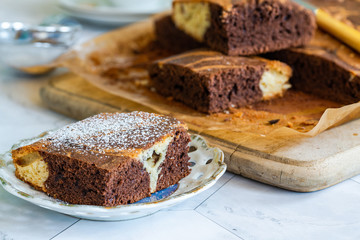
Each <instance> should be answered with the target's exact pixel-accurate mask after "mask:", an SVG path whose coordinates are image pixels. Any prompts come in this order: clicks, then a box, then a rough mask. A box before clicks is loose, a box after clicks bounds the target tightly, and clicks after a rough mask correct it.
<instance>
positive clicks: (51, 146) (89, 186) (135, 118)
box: [12, 112, 190, 206]
mask: <svg viewBox="0 0 360 240" xmlns="http://www.w3.org/2000/svg"><path fill="white" fill-rule="evenodd" d="M189 142H190V136H189V134H188V133H187V127H186V125H184V124H183V123H182V122H180V121H178V120H176V119H175V118H172V117H167V116H162V115H157V114H152V113H145V112H132V113H102V114H99V115H96V116H93V117H90V118H87V119H85V120H82V121H80V122H77V123H74V124H71V125H68V126H66V127H64V128H61V129H59V130H57V131H55V132H52V133H50V134H49V135H47V136H46V137H44V138H43V139H42V140H40V141H37V142H35V143H33V144H30V145H27V146H23V147H20V148H18V149H15V150H13V151H12V157H13V162H14V165H15V168H16V171H15V175H16V176H17V177H18V178H19V179H21V180H22V181H25V182H27V183H29V184H30V185H31V186H33V187H34V188H36V189H38V190H40V191H43V192H45V193H47V194H48V195H50V196H51V197H54V198H57V199H60V200H63V201H65V202H68V203H73V204H87V205H100V206H116V205H120V204H128V203H133V202H136V201H138V200H140V199H142V198H145V197H148V196H150V195H151V193H153V192H156V191H159V190H161V189H164V188H167V187H169V186H171V185H173V184H176V183H177V182H178V181H179V180H181V179H182V178H184V177H185V176H187V175H188V174H189V173H190V168H189V165H190V163H189V156H188V148H189V147H188V143H189Z"/></svg>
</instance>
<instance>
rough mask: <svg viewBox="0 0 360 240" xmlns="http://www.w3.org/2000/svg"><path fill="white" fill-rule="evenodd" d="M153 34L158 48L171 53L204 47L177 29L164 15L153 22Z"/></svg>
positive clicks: (168, 16)
mask: <svg viewBox="0 0 360 240" xmlns="http://www.w3.org/2000/svg"><path fill="white" fill-rule="evenodd" d="M155 34H156V39H157V41H158V43H159V44H160V46H161V47H164V48H165V49H167V50H170V51H171V52H172V53H181V52H185V51H188V50H192V49H195V48H200V47H204V43H200V42H198V41H197V40H195V39H194V38H192V37H190V36H189V35H187V34H186V33H184V32H183V31H182V30H180V29H178V28H177V27H176V26H175V24H174V22H173V20H172V19H171V15H165V16H163V17H161V18H158V19H156V20H155Z"/></svg>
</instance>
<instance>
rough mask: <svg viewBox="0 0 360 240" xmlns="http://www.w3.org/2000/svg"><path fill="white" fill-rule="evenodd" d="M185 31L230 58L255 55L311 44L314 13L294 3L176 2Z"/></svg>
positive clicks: (246, 0)
mask: <svg viewBox="0 0 360 240" xmlns="http://www.w3.org/2000/svg"><path fill="white" fill-rule="evenodd" d="M172 16H173V20H174V23H175V25H176V26H177V27H178V28H180V29H182V30H183V31H184V32H186V33H187V34H189V35H190V36H192V37H193V38H195V39H197V40H198V41H200V42H205V43H206V44H207V45H208V46H209V47H210V48H212V49H214V50H217V51H221V52H223V53H224V54H227V55H255V54H260V53H266V52H272V51H275V50H280V49H285V48H288V47H296V46H301V45H304V44H305V43H307V42H309V41H310V39H311V37H312V36H313V33H314V30H315V28H316V23H315V16H314V15H313V13H312V12H311V11H309V10H307V9H305V8H303V7H302V6H300V5H298V4H296V3H294V2H292V1H290V0H175V1H174V3H173V15H172Z"/></svg>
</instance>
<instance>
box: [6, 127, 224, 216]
mask: <svg viewBox="0 0 360 240" xmlns="http://www.w3.org/2000/svg"><path fill="white" fill-rule="evenodd" d="M45 135H46V133H45V134H42V135H40V136H41V137H44V136H45ZM41 137H36V138H33V139H28V140H23V141H21V142H20V143H19V144H16V145H14V146H13V147H12V149H14V148H18V147H20V146H24V145H28V144H31V143H32V142H35V141H38V140H39V139H40V138H41ZM189 156H190V162H191V163H192V164H191V165H192V166H191V169H192V170H191V173H190V175H188V176H187V177H185V178H183V179H182V180H181V181H180V182H179V183H178V184H176V185H174V186H171V187H169V188H167V189H165V190H162V191H159V192H157V193H154V194H153V195H152V196H151V197H149V198H145V199H143V200H140V201H139V202H137V203H133V204H128V205H119V206H116V207H101V206H92V205H75V204H68V203H65V202H63V201H60V200H57V199H54V198H52V197H49V196H48V195H46V194H45V193H43V192H40V191H37V190H35V189H33V188H32V187H30V186H29V185H28V184H26V183H24V182H22V181H20V180H19V179H17V178H16V177H15V167H14V165H13V163H12V158H11V152H10V151H9V152H7V153H5V154H3V155H0V185H2V186H3V187H4V189H5V190H6V191H8V192H9V193H11V194H12V195H14V196H16V197H19V198H22V199H24V200H26V201H29V202H31V203H33V204H36V205H38V206H40V207H44V208H47V209H50V210H53V211H57V212H60V213H64V214H67V215H71V216H74V217H79V218H83V219H91V220H102V221H114V220H127V219H133V218H138V217H143V216H146V215H149V214H152V213H154V212H156V211H159V210H160V209H163V208H166V207H170V206H173V205H175V204H177V203H179V202H181V201H184V200H185V199H188V198H190V197H192V196H195V195H197V194H199V193H200V192H202V191H204V190H206V189H208V188H210V187H211V186H213V185H214V184H215V182H216V181H217V180H218V179H219V178H220V177H221V176H222V175H223V174H224V173H225V170H226V164H225V163H224V154H223V152H222V151H221V150H220V149H218V148H212V147H209V146H208V145H207V144H206V142H205V140H204V139H203V138H202V137H200V136H198V135H192V136H191V142H190V151H189Z"/></svg>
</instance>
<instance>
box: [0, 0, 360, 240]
mask: <svg viewBox="0 0 360 240" xmlns="http://www.w3.org/2000/svg"><path fill="white" fill-rule="evenodd" d="M57 12H59V9H58V8H57V7H56V1H41V0H31V1H30V0H27V1H26V0H22V1H20V0H18V1H11V0H2V1H1V2H0V21H15V20H20V21H27V22H39V21H40V20H41V19H42V18H44V17H46V16H48V15H50V14H54V13H57ZM108 30H109V28H104V27H101V26H89V25H85V29H84V34H83V39H84V40H85V39H87V38H91V37H93V36H95V35H97V34H100V33H102V32H105V31H108ZM3 57H6V56H0V58H3ZM60 71H62V70H60ZM55 74H59V71H56V72H54V73H52V75H55ZM49 77H51V75H47V76H43V77H28V76H24V75H21V74H18V73H16V72H14V71H13V70H11V69H9V68H7V67H5V66H2V65H1V66H0V116H1V117H0V136H1V137H0V152H5V151H7V150H8V149H9V148H10V147H11V146H12V144H13V143H15V142H17V141H19V140H20V139H24V138H29V137H33V136H36V135H37V134H39V133H41V132H43V131H45V130H49V129H54V128H58V127H61V126H63V125H65V124H68V123H71V122H73V121H74V120H73V119H69V118H66V117H65V116H62V115H60V114H57V113H55V112H53V111H51V110H48V109H46V108H45V106H44V105H43V104H42V103H41V100H40V97H39V89H40V87H41V86H43V85H44V84H45V83H46V81H47V80H48V78H49ZM359 158H360V156H359ZM0 239H2V240H10V239H20V240H22V239H37V240H38V239H149V240H150V239H157V240H161V239H207V240H208V239H243V240H250V239H360V176H357V177H354V178H351V179H349V180H346V181H344V182H342V183H340V184H337V185H336V186H333V187H330V188H328V189H325V190H322V191H318V192H313V193H296V192H290V191H286V190H282V189H279V188H276V187H271V186H268V185H265V184H262V183H258V182H255V181H252V180H249V179H246V178H243V177H241V176H237V175H234V174H231V173H226V174H225V175H224V176H223V177H222V178H221V179H220V180H219V181H218V182H217V183H216V185H215V186H213V187H212V188H211V189H209V190H208V191H205V192H203V193H201V194H199V195H197V196H195V197H194V198H191V199H189V200H187V201H185V202H183V203H180V204H178V205H176V206H174V207H171V208H168V209H164V210H161V211H159V212H157V213H155V214H153V215H150V216H147V217H144V218H139V219H135V220H129V221H119V222H98V221H88V220H82V219H77V218H74V217H70V216H66V215H62V214H60V213H56V212H53V211H50V210H46V209H43V208H40V207H37V206H35V205H32V204H30V203H28V202H26V201H24V200H21V199H18V198H16V197H14V196H12V195H10V194H8V193H7V192H6V191H5V190H3V189H2V188H1V187H0Z"/></svg>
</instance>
